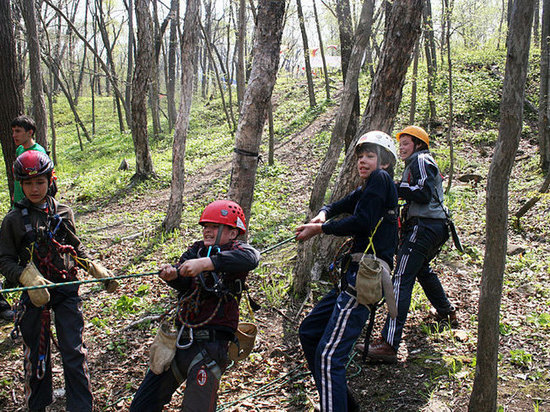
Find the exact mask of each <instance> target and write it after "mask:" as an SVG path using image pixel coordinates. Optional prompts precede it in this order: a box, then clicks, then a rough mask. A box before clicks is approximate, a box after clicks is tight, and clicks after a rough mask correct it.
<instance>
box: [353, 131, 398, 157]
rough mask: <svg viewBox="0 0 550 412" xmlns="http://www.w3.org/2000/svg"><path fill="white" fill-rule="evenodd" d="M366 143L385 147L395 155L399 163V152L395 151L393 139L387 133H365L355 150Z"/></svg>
mask: <svg viewBox="0 0 550 412" xmlns="http://www.w3.org/2000/svg"><path fill="white" fill-rule="evenodd" d="M365 143H372V144H376V145H378V146H381V147H383V148H384V149H386V150H387V151H389V152H390V153H391V154H392V155H393V157H394V159H395V161H397V151H396V150H395V145H394V144H393V139H392V138H391V137H390V136H389V135H388V134H387V133H384V132H381V131H380V130H373V131H370V132H368V133H365V134H364V135H362V136H361V137H360V138H359V140H357V143H356V144H355V150H357V149H358V148H359V146H361V145H362V144H365Z"/></svg>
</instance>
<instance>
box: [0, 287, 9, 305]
mask: <svg viewBox="0 0 550 412" xmlns="http://www.w3.org/2000/svg"><path fill="white" fill-rule="evenodd" d="M1 288H2V284H0V289H1ZM9 309H11V306H10V304H9V303H8V301H7V300H6V298H5V297H4V294H3V293H0V312H4V311H5V310H9Z"/></svg>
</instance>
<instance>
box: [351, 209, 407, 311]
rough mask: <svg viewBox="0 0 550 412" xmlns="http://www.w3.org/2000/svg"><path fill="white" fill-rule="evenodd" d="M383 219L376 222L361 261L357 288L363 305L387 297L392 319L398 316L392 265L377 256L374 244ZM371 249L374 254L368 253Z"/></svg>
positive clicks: (359, 299) (358, 296) (371, 303)
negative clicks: (375, 235)
mask: <svg viewBox="0 0 550 412" xmlns="http://www.w3.org/2000/svg"><path fill="white" fill-rule="evenodd" d="M382 220H383V218H381V219H380V220H379V221H378V223H377V224H376V227H375V228H374V230H373V232H372V235H371V237H370V239H369V243H368V245H367V248H366V249H365V252H364V253H363V254H362V256H361V259H360V261H359V269H358V270H357V279H356V283H355V288H356V290H357V302H359V303H360V304H362V305H365V306H368V305H374V304H376V303H378V302H379V301H380V300H381V299H382V298H385V299H386V304H387V305H388V311H389V313H390V316H391V317H392V319H395V317H396V316H397V306H396V303H395V295H394V293H393V285H392V281H391V274H390V267H389V265H388V264H387V263H386V262H385V261H383V260H382V259H379V258H377V257H376V251H375V250H374V244H373V238H374V234H375V233H376V230H377V229H378V227H379V226H380V223H382ZM369 249H372V251H373V253H372V254H367V253H366V252H367V251H368V250H369Z"/></svg>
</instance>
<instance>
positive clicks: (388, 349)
mask: <svg viewBox="0 0 550 412" xmlns="http://www.w3.org/2000/svg"><path fill="white" fill-rule="evenodd" d="M367 358H368V359H369V360H370V361H372V362H380V363H396V362H397V351H396V350H395V349H394V348H393V346H391V345H390V344H389V343H388V342H386V341H385V340H384V339H379V340H377V341H374V342H373V343H372V344H370V345H369V352H368V353H367Z"/></svg>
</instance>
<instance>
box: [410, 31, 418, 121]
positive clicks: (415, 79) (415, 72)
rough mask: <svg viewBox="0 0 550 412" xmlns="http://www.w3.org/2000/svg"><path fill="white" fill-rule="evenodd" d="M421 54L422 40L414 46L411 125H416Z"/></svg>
mask: <svg viewBox="0 0 550 412" xmlns="http://www.w3.org/2000/svg"><path fill="white" fill-rule="evenodd" d="M419 54H420V39H418V41H417V42H416V46H414V59H413V74H412V79H411V82H412V85H411V107H410V109H409V124H414V120H415V117H416V90H417V85H418V57H419Z"/></svg>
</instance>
